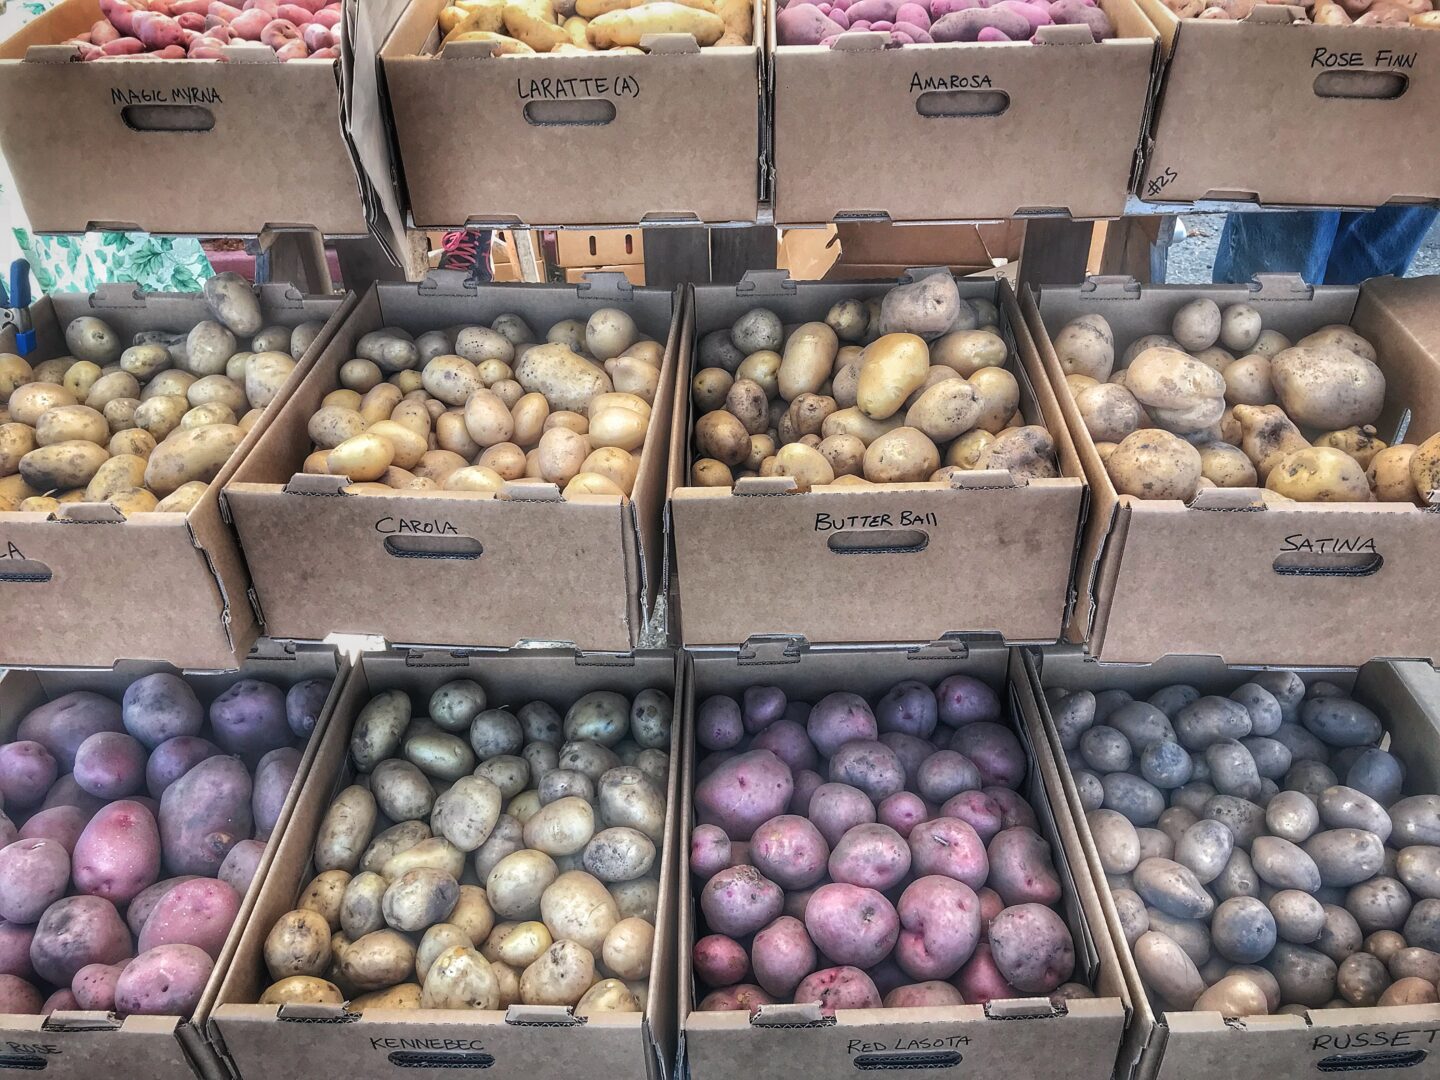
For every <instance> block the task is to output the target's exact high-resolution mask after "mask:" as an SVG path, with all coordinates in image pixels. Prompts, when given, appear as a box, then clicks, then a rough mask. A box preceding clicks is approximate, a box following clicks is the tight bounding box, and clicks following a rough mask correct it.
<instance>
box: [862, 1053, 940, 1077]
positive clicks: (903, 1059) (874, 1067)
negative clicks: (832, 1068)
mask: <svg viewBox="0 0 1440 1080" xmlns="http://www.w3.org/2000/svg"><path fill="white" fill-rule="evenodd" d="M964 1060H965V1056H964V1055H963V1054H961V1053H960V1051H958V1050H897V1051H895V1052H894V1053H887V1054H856V1055H855V1056H854V1057H853V1058H851V1061H852V1062H853V1063H854V1065H855V1068H857V1069H859V1070H860V1071H861V1072H878V1071H879V1070H882V1069H953V1068H954V1067H955V1066H956V1065H959V1064H960V1063H961V1062H962V1061H964Z"/></svg>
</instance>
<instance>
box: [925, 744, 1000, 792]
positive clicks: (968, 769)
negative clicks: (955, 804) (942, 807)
mask: <svg viewBox="0 0 1440 1080" xmlns="http://www.w3.org/2000/svg"><path fill="white" fill-rule="evenodd" d="M915 782H916V786H917V787H918V788H919V789H920V794H921V795H923V796H925V798H927V799H929V800H930V801H931V802H933V803H943V802H945V801H946V800H947V799H951V798H953V797H954V796H956V795H959V794H960V793H961V792H962V791H978V790H980V788H981V787H982V786H983V781H982V779H981V776H980V769H979V767H978V766H977V765H976V764H975V763H974V762H973V761H971V760H970V759H969V758H968V757H966V756H965V755H964V754H962V753H960V752H959V751H956V750H937V751H936V752H935V753H933V754H931V755H930V756H929V757H928V758H926V759H925V761H924V762H923V763H921V765H920V768H919V769H917V770H916V773H915Z"/></svg>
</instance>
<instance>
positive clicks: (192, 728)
mask: <svg viewBox="0 0 1440 1080" xmlns="http://www.w3.org/2000/svg"><path fill="white" fill-rule="evenodd" d="M329 694H330V680H329V679H310V680H306V681H304V682H299V683H296V684H295V685H294V686H292V687H290V689H289V691H288V692H287V691H286V690H284V689H282V688H281V687H279V686H275V685H273V684H271V683H268V682H261V681H260V680H257V679H240V680H239V681H237V682H235V683H234V684H232V685H231V686H230V688H229V689H227V690H226V691H225V692H224V693H222V694H220V696H218V697H217V698H215V700H214V701H212V702H211V703H210V705H209V709H208V721H209V722H208V723H207V722H206V721H207V709H206V706H205V705H204V704H203V703H202V702H201V700H200V698H199V697H197V696H196V694H195V691H194V690H193V689H192V688H191V686H190V685H189V684H188V683H187V682H186V681H185V680H184V679H183V678H181V677H180V676H178V675H168V674H155V675H147V676H145V677H144V678H141V679H137V680H136V681H135V682H133V683H131V684H130V685H129V686H128V687H127V688H126V690H125V693H124V695H123V697H122V699H121V700H120V701H114V700H112V699H111V698H108V697H106V696H104V695H102V694H96V693H92V692H90V691H88V690H81V691H75V692H73V693H69V694H65V695H63V696H61V697H58V698H56V699H55V700H53V701H50V702H47V703H46V704H44V705H41V706H40V707H39V708H37V709H35V710H34V711H32V712H31V713H29V714H28V715H27V716H25V717H24V718H23V719H22V720H21V721H20V726H19V728H18V729H17V731H16V738H15V741H14V742H11V743H7V744H6V745H4V746H0V796H3V800H4V811H3V812H0V845H3V846H0V1013H21V1014H25V1013H30V1014H33V1013H50V1012H53V1011H55V1010H75V1009H83V1010H87V1011H88V1010H95V1011H99V1012H113V1013H116V1014H118V1015H121V1016H125V1015H129V1014H132V1013H146V1014H156V1015H178V1016H188V1015H189V1014H190V1013H191V1012H193V1011H194V1009H195V1007H196V1005H197V1004H198V1003H199V1000H200V995H201V993H202V991H203V990H204V988H205V984H206V982H207V981H208V980H209V978H210V974H211V970H212V968H213V966H214V963H215V960H216V958H217V957H218V956H219V955H220V950H221V947H222V946H223V945H224V944H225V939H226V937H227V936H228V935H229V933H230V928H231V926H232V924H233V923H234V922H235V917H236V916H237V915H238V914H239V910H240V901H241V898H242V897H244V895H245V892H246V890H247V889H248V888H249V887H250V881H251V878H253V877H254V875H255V871H256V868H257V867H258V866H259V864H260V860H261V858H262V856H263V855H264V853H265V846H266V843H265V842H266V840H267V839H268V837H269V836H270V834H271V832H272V831H273V830H274V828H275V826H276V824H277V822H278V820H279V816H280V813H281V810H282V808H283V807H284V805H285V799H286V796H287V795H288V794H289V792H290V788H291V785H292V784H293V783H294V781H295V775H296V772H297V771H298V770H299V767H300V758H301V750H300V748H302V747H303V746H304V745H305V743H306V741H307V740H308V739H309V737H310V734H311V732H312V731H314V729H315V723H316V721H317V720H318V719H319V717H320V713H321V711H322V710H323V708H324V706H325V700H326V698H328V697H329ZM162 874H165V875H169V876H167V877H163V878H162V876H161V875H162Z"/></svg>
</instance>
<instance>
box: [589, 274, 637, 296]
mask: <svg viewBox="0 0 1440 1080" xmlns="http://www.w3.org/2000/svg"><path fill="white" fill-rule="evenodd" d="M575 294H576V295H577V296H583V297H584V298H585V299H587V300H613V301H616V302H618V303H625V302H626V301H629V300H632V299H634V297H635V286H634V285H632V284H630V279H629V278H627V277H626V276H625V275H624V274H617V273H615V272H614V271H612V270H591V271H589V272H588V273H586V275H585V277H584V280H582V281H581V282H580V284H578V285H576V286H575Z"/></svg>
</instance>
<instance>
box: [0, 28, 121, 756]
mask: <svg viewBox="0 0 1440 1080" xmlns="http://www.w3.org/2000/svg"><path fill="white" fill-rule="evenodd" d="M136 44H139V42H138V41H137V42H136ZM141 48H144V46H141ZM107 50H108V46H107ZM124 730H125V728H124V726H123V725H122V724H121V722H120V706H119V705H118V704H117V703H115V702H113V701H111V700H110V699H109V698H107V697H102V696H101V695H100V694H92V693H91V692H90V691H88V690H76V691H74V692H73V693H69V694H65V695H63V696H61V697H58V698H56V699H55V700H54V701H50V702H47V703H46V704H44V705H41V706H40V707H39V708H38V709H34V710H32V711H31V712H30V713H29V714H28V715H27V716H26V717H25V719H23V720H21V721H20V726H19V727H18V728H17V729H16V731H15V737H16V738H17V739H25V740H33V741H34V742H38V743H39V744H40V745H41V746H43V747H45V749H46V750H49V751H50V753H51V755H52V756H53V757H54V758H55V761H56V763H57V764H58V765H59V767H60V771H61V772H62V773H68V772H69V771H70V770H71V769H73V768H74V767H75V751H77V750H78V749H80V744H81V743H83V742H84V741H85V740H86V739H88V738H89V737H90V736H91V735H94V734H95V733H96V732H99V731H124Z"/></svg>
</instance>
